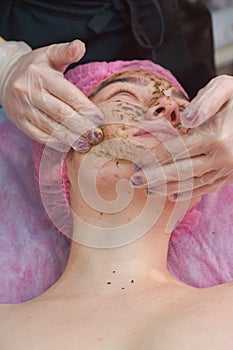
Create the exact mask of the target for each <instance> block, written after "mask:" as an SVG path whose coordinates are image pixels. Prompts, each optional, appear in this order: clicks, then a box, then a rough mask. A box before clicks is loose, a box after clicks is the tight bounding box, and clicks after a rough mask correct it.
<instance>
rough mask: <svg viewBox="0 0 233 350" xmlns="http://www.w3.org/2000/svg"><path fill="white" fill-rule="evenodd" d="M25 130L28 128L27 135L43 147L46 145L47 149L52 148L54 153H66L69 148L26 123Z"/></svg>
mask: <svg viewBox="0 0 233 350" xmlns="http://www.w3.org/2000/svg"><path fill="white" fill-rule="evenodd" d="M26 128H28V130H27V135H28V136H29V137H30V138H31V139H33V140H35V141H37V142H39V143H42V144H44V145H46V144H47V145H48V146H49V147H51V148H53V149H54V150H56V151H59V152H68V151H69V149H70V147H69V146H67V145H65V144H64V143H62V142H61V141H60V140H58V139H56V138H55V137H53V138H52V137H51V135H49V134H46V133H45V132H43V131H42V130H40V129H38V128H37V127H35V126H34V125H32V124H30V123H28V125H26Z"/></svg>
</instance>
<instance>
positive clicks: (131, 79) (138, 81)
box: [89, 75, 149, 98]
mask: <svg viewBox="0 0 233 350" xmlns="http://www.w3.org/2000/svg"><path fill="white" fill-rule="evenodd" d="M115 83H129V84H134V85H139V86H148V85H149V79H148V78H147V77H145V76H142V75H133V76H132V75H129V76H128V77H122V78H117V79H114V80H105V81H103V82H102V83H101V84H100V85H99V86H98V87H97V89H96V90H95V91H93V93H92V94H91V95H90V96H89V98H90V97H94V96H95V95H96V94H97V93H98V92H99V91H100V90H102V89H104V88H105V87H106V86H109V85H112V84H115Z"/></svg>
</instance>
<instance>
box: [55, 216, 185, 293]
mask: <svg viewBox="0 0 233 350" xmlns="http://www.w3.org/2000/svg"><path fill="white" fill-rule="evenodd" d="M103 220H104V214H103ZM108 220H109V219H108ZM165 223H166V218H165V216H163V217H162V218H161V219H159V220H158V222H157V223H156V224H155V225H154V226H153V227H152V228H151V229H150V230H149V231H148V232H147V233H145V234H144V235H142V236H141V237H140V238H138V239H137V240H135V241H132V242H130V243H129V244H127V245H123V246H118V247H112V248H96V247H90V246H85V245H82V244H79V243H76V242H74V241H73V242H72V245H71V252H70V258H69V262H68V265H67V267H66V270H65V273H64V274H63V276H62V278H61V279H60V280H59V282H58V285H57V287H58V288H57V293H58V294H59V295H63V296H64V295H69V296H83V297H87V296H88V297H92V296H93V297H98V296H99V297H104V298H106V297H107V298H108V297H113V296H116V295H117V296H119V295H122V296H126V295H135V294H139V293H142V292H145V291H147V290H150V289H152V288H162V287H164V286H167V285H168V284H170V283H172V284H174V283H175V284H178V285H179V284H180V282H178V281H177V280H176V279H175V278H174V277H173V276H172V275H171V274H170V272H169V271H168V269H167V251H168V243H169V238H170V235H169V234H167V233H166V232H165V228H166V225H165ZM119 230H120V228H119ZM79 232H80V227H78V226H77V225H76V224H74V232H73V236H74V237H78V233H79ZM84 234H85V233H84ZM67 293H68V294H67Z"/></svg>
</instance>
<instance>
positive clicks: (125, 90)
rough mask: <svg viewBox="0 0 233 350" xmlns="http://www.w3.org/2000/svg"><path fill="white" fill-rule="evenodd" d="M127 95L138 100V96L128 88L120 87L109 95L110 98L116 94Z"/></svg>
mask: <svg viewBox="0 0 233 350" xmlns="http://www.w3.org/2000/svg"><path fill="white" fill-rule="evenodd" d="M118 95H120V96H126V97H130V98H133V99H136V100H137V101H138V97H137V95H136V94H134V93H133V92H132V90H127V89H125V88H124V89H119V90H115V91H114V92H112V93H111V94H110V95H109V96H108V98H107V99H108V100H109V99H110V98H112V97H116V96H118Z"/></svg>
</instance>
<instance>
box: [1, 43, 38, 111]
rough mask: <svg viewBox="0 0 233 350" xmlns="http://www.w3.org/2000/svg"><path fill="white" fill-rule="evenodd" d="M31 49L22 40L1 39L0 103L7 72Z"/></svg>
mask: <svg viewBox="0 0 233 350" xmlns="http://www.w3.org/2000/svg"><path fill="white" fill-rule="evenodd" d="M30 51H32V49H31V47H30V46H29V45H27V44H26V43H25V42H23V41H2V42H0V104H2V102H3V101H2V95H3V89H4V85H5V83H6V80H7V77H8V74H9V73H10V72H11V71H12V67H13V65H14V63H15V62H16V61H17V59H18V58H19V57H21V56H23V55H25V54H26V53H28V52H30Z"/></svg>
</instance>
